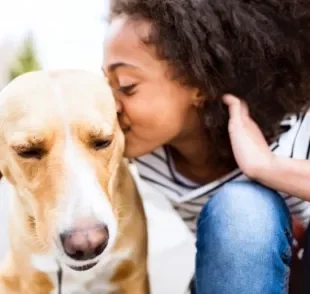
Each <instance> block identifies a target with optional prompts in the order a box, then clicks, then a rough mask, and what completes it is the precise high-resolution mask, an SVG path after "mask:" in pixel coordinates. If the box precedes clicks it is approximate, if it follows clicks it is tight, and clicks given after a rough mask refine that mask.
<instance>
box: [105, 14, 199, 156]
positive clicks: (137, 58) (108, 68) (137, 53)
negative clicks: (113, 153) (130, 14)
mask: <svg viewBox="0 0 310 294" xmlns="http://www.w3.org/2000/svg"><path fill="white" fill-rule="evenodd" d="M149 30H150V24H149V23H148V22H145V21H133V20H130V19H128V18H126V17H120V18H115V19H114V20H113V21H112V23H111V25H110V27H109V29H108V34H107V38H106V40H105V49H104V63H103V70H104V73H105V75H106V76H107V78H108V80H109V82H110V85H111V86H112V88H113V91H114V96H115V99H116V101H117V106H118V111H119V113H120V115H119V121H120V124H121V127H122V129H123V131H124V133H125V136H126V151H125V156H126V157H129V158H133V157H137V156H141V155H144V154H146V153H149V152H151V151H152V150H154V149H156V148H158V147H159V146H161V145H163V144H169V143H172V142H174V141H178V140H181V141H182V140H184V139H186V137H187V136H190V134H191V132H193V130H194V129H195V128H196V127H197V126H198V124H199V117H198V115H197V110H196V107H195V101H196V99H197V97H196V96H197V95H196V94H197V90H196V89H190V88H188V87H185V86H182V85H180V83H178V82H177V81H173V80H171V78H170V77H169V73H168V67H167V63H166V62H165V61H161V60H158V58H157V57H156V53H155V48H154V47H153V46H151V45H149V46H147V45H145V44H144V43H143V42H142V41H141V38H144V37H147V36H148V34H149ZM176 50H177V48H176Z"/></svg>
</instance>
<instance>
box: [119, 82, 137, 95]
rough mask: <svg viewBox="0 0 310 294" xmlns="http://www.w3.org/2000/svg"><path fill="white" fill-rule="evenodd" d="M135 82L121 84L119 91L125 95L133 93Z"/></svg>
mask: <svg viewBox="0 0 310 294" xmlns="http://www.w3.org/2000/svg"><path fill="white" fill-rule="evenodd" d="M136 86H137V84H132V85H128V86H122V87H119V89H118V90H119V91H120V92H121V93H123V94H125V95H126V96H132V95H133V94H135V88H136Z"/></svg>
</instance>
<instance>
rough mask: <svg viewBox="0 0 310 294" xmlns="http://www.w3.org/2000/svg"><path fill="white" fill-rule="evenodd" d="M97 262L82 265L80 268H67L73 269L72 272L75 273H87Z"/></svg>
mask: <svg viewBox="0 0 310 294" xmlns="http://www.w3.org/2000/svg"><path fill="white" fill-rule="evenodd" d="M97 263H98V262H93V263H90V264H86V265H82V266H72V265H68V267H70V268H71V269H73V270H74V271H77V272H83V271H87V270H89V269H91V268H93V267H94V266H95V265H96V264H97Z"/></svg>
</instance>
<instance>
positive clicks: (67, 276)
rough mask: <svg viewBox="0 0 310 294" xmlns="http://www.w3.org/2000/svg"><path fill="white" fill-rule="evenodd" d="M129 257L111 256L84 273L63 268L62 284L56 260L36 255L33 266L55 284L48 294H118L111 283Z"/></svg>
mask: <svg viewBox="0 0 310 294" xmlns="http://www.w3.org/2000/svg"><path fill="white" fill-rule="evenodd" d="M127 257H128V254H127V252H126V253H125V252H124V253H122V254H120V253H117V254H116V253H114V254H110V256H109V258H105V259H104V260H101V261H100V262H99V264H98V265H97V266H95V267H94V268H92V269H90V270H88V271H83V272H77V271H73V270H72V269H70V268H68V267H66V266H62V267H61V284H59V278H58V274H59V266H58V264H57V262H56V260H55V259H53V258H51V257H49V256H37V255H34V256H32V265H33V267H34V268H36V269H37V270H39V271H41V272H44V273H46V274H48V276H49V278H50V280H51V281H52V283H53V284H54V290H53V291H52V293H48V294H60V293H61V294H117V293H118V287H117V285H115V284H112V283H111V278H112V276H113V275H114V273H115V271H116V268H117V267H118V265H119V264H120V263H121V261H122V260H124V259H125V258H127Z"/></svg>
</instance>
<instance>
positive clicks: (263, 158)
mask: <svg viewBox="0 0 310 294" xmlns="http://www.w3.org/2000/svg"><path fill="white" fill-rule="evenodd" d="M224 103H225V104H227V106H228V108H229V115H230V120H229V126H228V130H229V135H230V140H231V145H232V149H233V153H234V156H235V159H236V161H237V163H238V166H239V168H240V169H241V171H242V172H243V173H244V174H245V175H246V176H248V177H249V178H251V179H253V180H256V181H258V182H260V183H262V184H263V185H265V186H267V187H270V188H272V189H274V190H277V191H280V192H284V193H287V194H290V195H293V196H296V197H299V198H302V199H304V200H309V201H310V160H297V159H291V158H286V157H282V156H277V155H275V154H274V153H272V152H271V150H270V148H269V146H268V144H267V142H266V140H265V138H264V136H263V134H262V132H261V131H260V129H259V128H258V126H257V125H256V123H255V122H254V121H253V120H252V119H251V117H250V116H249V113H248V109H247V106H246V105H245V104H243V102H241V100H239V99H238V98H236V97H234V96H231V95H226V96H225V97H224Z"/></svg>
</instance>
